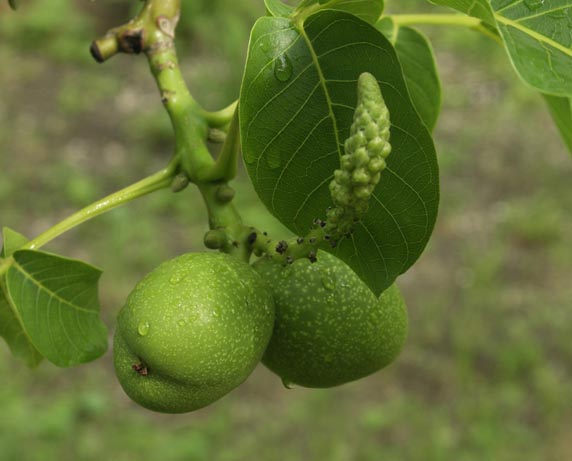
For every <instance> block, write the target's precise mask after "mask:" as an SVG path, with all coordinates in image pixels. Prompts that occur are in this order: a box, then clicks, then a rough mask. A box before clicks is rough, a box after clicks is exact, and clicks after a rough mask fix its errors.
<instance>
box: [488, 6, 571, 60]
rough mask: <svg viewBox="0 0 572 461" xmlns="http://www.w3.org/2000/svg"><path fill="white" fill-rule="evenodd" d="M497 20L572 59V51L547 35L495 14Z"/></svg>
mask: <svg viewBox="0 0 572 461" xmlns="http://www.w3.org/2000/svg"><path fill="white" fill-rule="evenodd" d="M495 19H496V20H497V21H498V22H500V23H501V24H504V25H506V26H510V27H513V28H515V29H517V30H519V31H520V32H523V33H525V34H527V35H529V36H531V37H532V38H534V39H535V40H538V41H539V42H541V43H545V44H547V45H549V46H551V47H553V48H555V49H557V50H558V51H561V52H562V53H564V54H566V55H567V56H569V57H571V58H572V49H570V48H566V47H565V46H564V45H561V44H560V43H558V42H556V41H554V40H552V39H551V38H549V37H547V36H546V35H542V34H540V33H538V32H536V31H534V30H532V29H530V28H528V27H525V26H522V25H521V24H519V23H518V22H516V21H513V20H512V19H508V18H505V17H504V16H501V15H499V14H496V13H495Z"/></svg>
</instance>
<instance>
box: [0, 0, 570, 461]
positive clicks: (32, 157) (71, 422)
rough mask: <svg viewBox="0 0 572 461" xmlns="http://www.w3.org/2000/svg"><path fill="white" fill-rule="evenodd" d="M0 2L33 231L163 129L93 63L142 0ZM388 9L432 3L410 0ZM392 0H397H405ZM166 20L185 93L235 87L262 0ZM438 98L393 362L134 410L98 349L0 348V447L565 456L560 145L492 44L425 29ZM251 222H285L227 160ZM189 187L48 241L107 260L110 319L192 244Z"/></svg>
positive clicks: (7, 95) (260, 454)
mask: <svg viewBox="0 0 572 461" xmlns="http://www.w3.org/2000/svg"><path fill="white" fill-rule="evenodd" d="M47 3H48V2H45V1H40V0H27V1H24V0H23V1H22V5H21V7H20V9H19V10H18V12H17V13H13V12H11V11H10V10H9V9H8V7H7V5H4V4H2V6H0V62H2V66H1V70H0V88H2V92H1V97H0V145H1V146H2V147H1V150H0V225H9V226H11V227H13V228H15V229H17V230H19V231H21V232H23V233H24V234H26V235H28V236H33V235H36V234H38V233H39V232H41V231H42V230H44V229H46V228H47V227H49V226H50V225H51V224H53V223H54V222H56V221H58V220H59V219H61V218H62V217H64V216H66V215H67V214H69V213H70V212H72V211H73V210H75V209H77V208H78V207H81V206H83V205H85V204H87V203H89V202H90V201H92V200H94V199H95V198H97V197H100V196H102V195H104V194H107V193H109V192H111V191H113V190H116V189H118V188H120V187H123V186H125V185H126V184H129V183H130V182H133V181H134V180H136V179H138V178H140V177H142V176H144V175H146V174H149V173H151V172H153V171H155V170H157V169H159V168H160V167H162V166H163V165H164V164H165V163H166V161H167V159H168V157H169V154H170V151H171V148H172V141H171V138H170V127H169V121H168V118H167V117H166V116H165V115H164V113H163V109H162V107H161V104H160V101H159V98H158V95H157V91H156V89H155V88H154V86H153V82H152V79H151V77H150V76H149V75H148V71H147V67H146V63H145V62H144V60H143V59H139V58H136V57H125V56H119V57H116V58H114V59H113V60H111V61H110V62H108V63H106V64H104V65H98V64H96V63H94V62H92V61H91V60H90V58H89V54H88V52H87V49H88V47H89V43H90V41H91V40H92V39H93V38H94V37H96V36H98V35H99V34H101V33H103V32H104V31H105V30H106V29H107V28H109V27H112V26H114V25H116V24H118V23H120V22H122V21H125V20H126V19H127V18H129V14H130V10H131V9H132V8H136V7H137V6H138V2H125V1H119V0H98V1H96V2H85V1H81V0H76V1H72V0H51V1H50V2H49V7H46V5H47ZM387 3H388V4H389V6H390V8H392V9H393V10H394V11H395V10H397V9H399V11H400V12H412V11H434V12H442V11H445V10H442V9H440V8H434V7H432V6H431V5H429V4H428V3H427V2H424V1H422V0H411V1H409V2H387ZM402 3H403V5H402ZM185 7H186V9H185V12H184V13H185V14H184V17H183V18H182V19H181V25H182V29H181V32H180V34H179V38H180V49H181V61H182V63H183V66H184V69H185V76H186V77H187V79H188V82H189V85H190V86H191V88H192V91H193V93H194V94H196V96H197V98H198V99H199V100H200V101H201V102H202V103H203V104H204V105H205V106H207V107H208V108H213V109H215V108H220V107H223V106H225V105H226V104H228V103H230V102H231V101H232V100H233V99H235V98H236V96H237V91H238V87H239V83H240V78H241V75H242V62H243V60H244V55H245V52H246V48H247V39H248V31H249V28H250V26H251V25H252V23H253V22H254V20H255V18H256V16H257V15H261V14H264V7H263V2H262V1H261V0H256V1H255V0H248V1H246V0H244V1H241V2H233V1H231V0H224V1H223V0H216V1H215V0H210V1H207V0H201V1H198V0H195V1H193V2H186V3H185ZM424 31H425V32H427V34H428V35H429V37H430V38H431V39H432V40H433V44H434V46H435V49H436V51H437V59H438V63H439V70H440V72H441V75H442V77H443V86H444V106H443V111H442V114H443V115H442V118H441V119H440V121H439V122H438V126H437V130H436V134H435V136H436V142H437V147H438V152H439V155H440V162H441V168H442V189H443V191H442V205H441V214H440V218H439V221H438V225H437V229H436V231H435V235H434V237H433V239H432V241H431V243H430V247H429V249H428V250H427V252H426V253H425V254H424V256H423V257H422V258H421V260H420V261H419V263H418V264H417V265H416V266H414V268H413V269H412V270H411V271H410V272H408V273H407V274H406V275H405V276H403V277H402V278H401V279H400V285H401V286H402V289H403V292H404V295H405V297H406V299H407V301H408V305H409V309H410V315H411V331H410V338H409V341H408V344H407V346H406V349H405V351H404V353H403V354H402V356H401V358H400V359H399V360H398V361H397V362H396V363H395V364H394V365H393V366H391V367H390V368H389V369H388V370H386V371H383V372H381V373H378V374H376V375H374V376H372V377H370V378H367V379H364V380H361V381H359V382H356V383H353V384H350V385H346V386H342V387H339V388H336V389H331V390H305V389H294V390H290V391H288V390H285V389H283V388H282V386H281V384H280V381H279V380H278V379H277V378H275V377H274V376H272V375H271V374H270V373H269V372H267V371H266V370H265V369H263V368H259V369H258V370H257V371H256V373H255V374H254V375H253V376H252V377H251V378H250V379H249V380H248V381H247V383H245V384H244V385H243V386H241V387H240V388H239V389H237V390H236V391H235V392H233V393H231V394H230V395H229V396H228V397H226V398H224V399H223V400H222V401H220V402H218V403H217V404H215V405H213V406H211V407H209V408H207V409H205V410H201V411H199V412H196V413H192V414H189V415H183V416H164V415H156V414H153V413H150V412H148V411H145V410H143V409H140V408H138V407H137V406H136V405H135V404H133V403H131V402H130V401H129V400H128V399H127V397H125V396H124V395H123V393H122V391H121V389H120V388H119V385H118V384H117V382H116V380H115V378H114V376H113V373H112V368H111V356H110V355H109V354H108V355H107V356H105V357H104V358H103V359H101V360H99V361H98V362H96V363H94V364H90V365H86V366H82V367H79V368H77V369H73V370H60V369H56V368H55V367H52V366H50V365H49V364H43V365H42V366H40V368H39V370H37V371H29V370H27V369H25V368H23V366H22V365H21V364H19V363H17V362H15V361H14V359H12V358H11V357H10V355H9V353H8V349H7V348H6V347H5V346H1V348H0V355H1V358H2V360H1V361H0V373H1V374H2V376H4V381H3V385H2V387H1V388H0V406H1V408H2V410H3V415H2V417H1V418H0V459H2V460H6V461H12V460H14V461H16V460H17V461H27V460H37V459H42V460H52V459H53V460H56V459H57V460H63V461H66V460H70V461H71V460H74V461H75V460H99V459H111V460H114V461H115V460H120V461H121V460H145V459H149V460H154V459H161V460H165V461H175V460H185V461H192V460H204V459H209V460H213V461H218V460H221V461H222V460H229V461H231V460H232V461H235V460H247V459H251V458H253V457H256V458H258V459H275V458H277V457H280V458H281V459H284V460H285V461H288V460H322V459H324V460H330V461H346V460H347V461H349V460H360V461H361V460H364V461H370V460H371V461H378V460H380V459H392V460H393V459H396V460H419V461H440V460H455V461H472V460H475V461H477V460H478V461H480V460H488V459H491V460H495V461H511V460H515V461H516V460H519V461H520V460H522V459H527V460H528V459H531V460H532V459H534V460H536V459H538V460H547V461H552V460H553V461H561V460H565V459H571V458H572V442H571V441H570V437H569V434H570V432H571V431H572V408H571V405H570V398H569V396H570V390H569V389H570V385H571V382H572V342H571V341H570V326H571V325H572V305H571V304H572V285H571V284H570V274H571V272H572V242H571V240H570V239H571V236H572V215H571V213H570V210H571V209H572V194H570V177H571V174H572V162H570V159H569V157H568V155H567V153H566V152H565V150H564V148H563V147H562V145H561V141H560V140H559V138H558V135H557V133H556V130H555V129H554V128H553V126H552V123H551V121H550V118H549V116H548V114H547V112H546V110H545V108H544V106H543V103H542V101H541V100H540V98H539V97H538V96H537V95H535V94H533V93H532V92H530V91H529V90H528V89H527V88H526V87H525V86H524V85H523V84H521V83H520V82H519V81H518V80H517V79H516V77H514V72H513V71H512V69H511V67H510V65H509V63H508V62H507V59H506V57H505V56H504V54H503V53H502V52H501V51H500V49H498V48H497V47H496V45H495V43H494V42H492V41H490V40H488V39H486V38H484V37H480V36H478V35H477V34H474V33H472V32H470V31H467V30H461V29H451V30H448V29H447V30H445V29H440V28H425V29H424ZM235 187H236V188H237V190H238V193H237V202H238V205H239V206H240V208H241V211H242V212H243V215H244V218H245V220H246V221H247V222H253V223H256V224H258V225H260V226H261V227H263V228H264V229H265V230H268V231H270V232H272V233H274V234H278V235H279V234H280V232H283V230H282V228H281V226H280V225H279V224H277V223H276V221H275V220H273V219H272V218H271V217H269V215H268V213H267V212H266V211H265V210H264V209H263V208H262V206H261V205H260V202H259V201H258V199H257V198H256V196H255V195H254V193H253V191H252V188H251V186H250V185H249V183H248V180H247V179H246V178H245V176H244V174H241V176H240V178H239V180H238V181H237V182H236V184H235ZM205 230H206V216H205V212H204V210H203V207H202V205H201V203H200V201H199V197H198V195H197V193H196V192H195V191H194V190H193V189H192V188H189V189H187V190H185V191H184V192H182V193H180V194H177V195H173V194H171V193H170V192H167V191H164V192H160V193H157V194H155V195H153V196H149V197H146V198H143V199H140V200H139V201H137V202H135V203H134V204H132V205H130V206H129V207H126V208H122V209H119V210H116V211H114V212H112V213H109V214H107V215H105V216H103V217H101V218H98V219H96V220H94V221H93V222H92V223H90V224H88V225H85V226H82V227H81V228H79V229H77V230H74V231H73V232H70V233H69V235H66V236H64V237H62V238H60V239H58V240H57V241H56V242H54V243H53V244H51V245H50V247H49V248H48V249H54V250H56V251H60V252H62V253H63V254H66V255H69V256H72V257H79V258H83V259H86V260H87V261H89V262H92V263H94V264H96V265H98V266H100V267H102V268H103V269H104V270H105V272H104V276H103V279H102V290H101V298H102V304H103V314H104V317H105V320H106V322H107V323H108V325H110V326H111V327H113V323H114V320H113V319H114V316H115V314H116V312H117V311H118V309H119V307H120V306H121V304H122V302H123V300H124V299H125V297H126V295H127V293H128V292H129V291H130V289H131V288H132V286H133V285H134V284H135V282H136V281H137V280H138V279H139V278H141V277H142V276H143V275H144V274H145V273H147V272H149V271H150V270H151V269H152V268H153V267H155V266H156V265H157V264H158V263H159V262H161V261H162V260H164V259H166V258H170V257H172V256H174V255H176V254H179V253H181V252H184V251H188V250H200V249H201V248H202V238H203V233H204V231H205Z"/></svg>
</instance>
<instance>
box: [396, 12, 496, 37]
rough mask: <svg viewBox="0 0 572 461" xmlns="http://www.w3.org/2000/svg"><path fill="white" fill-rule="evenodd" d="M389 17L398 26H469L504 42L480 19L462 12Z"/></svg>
mask: <svg viewBox="0 0 572 461" xmlns="http://www.w3.org/2000/svg"><path fill="white" fill-rule="evenodd" d="M387 17H388V18H391V20H392V21H393V23H394V24H395V25H397V26H414V25H415V26H418V25H436V26H459V27H468V28H470V29H473V30H476V31H477V32H480V33H481V34H483V35H486V36H487V37H489V38H492V39H493V40H495V41H496V42H498V43H501V42H502V41H501V38H500V37H499V36H498V35H497V34H495V33H494V32H493V31H492V30H490V29H488V28H487V27H485V26H484V25H483V23H482V21H481V20H480V19H478V18H473V17H471V16H465V15H462V14H392V15H388V16H387Z"/></svg>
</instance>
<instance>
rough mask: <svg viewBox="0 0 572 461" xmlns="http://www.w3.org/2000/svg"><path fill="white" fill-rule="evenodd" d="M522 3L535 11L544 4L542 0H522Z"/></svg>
mask: <svg viewBox="0 0 572 461" xmlns="http://www.w3.org/2000/svg"><path fill="white" fill-rule="evenodd" d="M524 4H525V5H526V7H527V8H528V9H529V10H530V11H535V10H537V9H538V8H540V7H541V6H542V5H544V0H524Z"/></svg>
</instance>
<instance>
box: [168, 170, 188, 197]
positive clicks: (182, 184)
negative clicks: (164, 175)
mask: <svg viewBox="0 0 572 461" xmlns="http://www.w3.org/2000/svg"><path fill="white" fill-rule="evenodd" d="M188 185H189V177H188V176H187V175H186V174H185V173H179V174H178V175H177V176H175V177H174V178H173V181H172V182H171V190H172V191H173V192H175V193H176V192H181V191H182V190H185V189H186V188H187V186H188Z"/></svg>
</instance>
